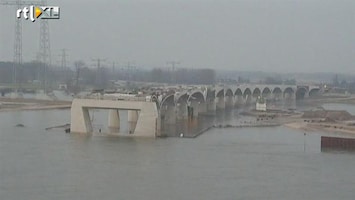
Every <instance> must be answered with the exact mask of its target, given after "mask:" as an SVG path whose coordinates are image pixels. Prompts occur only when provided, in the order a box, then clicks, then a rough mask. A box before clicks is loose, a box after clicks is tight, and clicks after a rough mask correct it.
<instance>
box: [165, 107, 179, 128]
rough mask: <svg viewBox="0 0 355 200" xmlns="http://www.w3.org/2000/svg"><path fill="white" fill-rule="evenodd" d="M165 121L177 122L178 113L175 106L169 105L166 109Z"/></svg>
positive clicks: (169, 122)
mask: <svg viewBox="0 0 355 200" xmlns="http://www.w3.org/2000/svg"><path fill="white" fill-rule="evenodd" d="M164 122H165V123H167V124H175V123H176V113H175V107H174V106H169V107H168V109H167V110H166V112H165V120H164Z"/></svg>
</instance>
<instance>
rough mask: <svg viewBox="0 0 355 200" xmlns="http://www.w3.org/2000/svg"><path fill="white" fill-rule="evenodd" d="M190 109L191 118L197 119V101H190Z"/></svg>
mask: <svg viewBox="0 0 355 200" xmlns="http://www.w3.org/2000/svg"><path fill="white" fill-rule="evenodd" d="M190 108H192V117H198V112H199V102H198V101H191V103H190Z"/></svg>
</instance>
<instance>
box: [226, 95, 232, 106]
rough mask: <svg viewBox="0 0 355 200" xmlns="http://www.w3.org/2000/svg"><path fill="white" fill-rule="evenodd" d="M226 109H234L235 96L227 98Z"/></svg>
mask: <svg viewBox="0 0 355 200" xmlns="http://www.w3.org/2000/svg"><path fill="white" fill-rule="evenodd" d="M225 107H226V108H233V107H234V101H233V96H226V102H225Z"/></svg>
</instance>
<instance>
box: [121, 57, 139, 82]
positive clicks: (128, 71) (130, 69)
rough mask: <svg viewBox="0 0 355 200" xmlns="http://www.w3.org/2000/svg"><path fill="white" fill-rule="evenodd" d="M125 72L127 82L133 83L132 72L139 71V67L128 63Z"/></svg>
mask: <svg viewBox="0 0 355 200" xmlns="http://www.w3.org/2000/svg"><path fill="white" fill-rule="evenodd" d="M123 70H125V71H126V76H127V81H128V82H131V81H132V72H133V71H135V70H137V67H136V66H135V65H132V64H131V62H129V61H128V62H127V66H126V67H124V68H123Z"/></svg>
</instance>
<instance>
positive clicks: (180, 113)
mask: <svg viewBox="0 0 355 200" xmlns="http://www.w3.org/2000/svg"><path fill="white" fill-rule="evenodd" d="M176 109H177V119H187V103H186V102H181V103H178V104H177V106H176Z"/></svg>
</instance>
